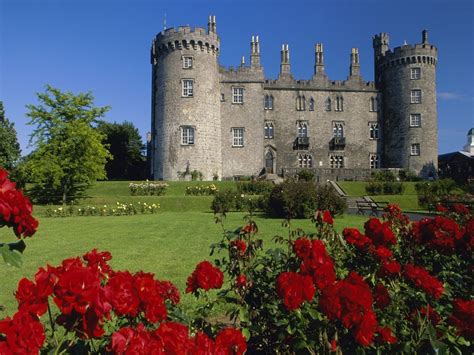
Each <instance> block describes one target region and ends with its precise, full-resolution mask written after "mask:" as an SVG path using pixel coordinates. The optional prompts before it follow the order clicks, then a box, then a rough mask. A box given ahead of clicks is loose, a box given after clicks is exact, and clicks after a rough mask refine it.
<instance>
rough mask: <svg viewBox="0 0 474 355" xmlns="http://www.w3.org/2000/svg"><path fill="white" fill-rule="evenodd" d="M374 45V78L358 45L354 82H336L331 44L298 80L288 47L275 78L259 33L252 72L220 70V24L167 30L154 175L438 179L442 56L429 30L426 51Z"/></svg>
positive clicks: (157, 49)
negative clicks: (404, 173) (387, 174)
mask: <svg viewBox="0 0 474 355" xmlns="http://www.w3.org/2000/svg"><path fill="white" fill-rule="evenodd" d="M373 48H374V73H375V77H374V78H375V81H373V82H372V81H369V82H367V81H364V80H363V78H362V77H361V75H360V62H359V52H358V49H357V48H352V50H351V53H350V71H349V76H348V78H347V80H345V81H332V80H330V79H329V78H328V77H327V76H326V74H325V70H324V66H325V63H324V50H323V44H321V43H317V44H316V45H315V61H314V75H313V76H312V78H311V79H309V80H295V78H294V77H293V75H292V74H291V64H290V52H289V47H288V45H287V44H284V45H282V47H281V64H280V73H279V75H278V78H277V79H266V78H265V74H264V69H263V67H262V66H261V63H260V41H259V37H258V36H252V40H251V44H250V63H249V65H246V64H245V60H244V58H242V64H241V65H240V66H239V67H238V68H236V69H234V68H229V69H227V68H224V67H222V66H220V65H219V63H218V56H219V51H220V38H219V36H218V35H217V31H216V19H215V16H210V17H209V22H208V28H207V30H206V29H204V28H199V27H197V28H194V29H191V28H190V27H189V26H183V27H179V28H178V29H174V28H169V29H166V30H164V31H162V32H160V33H158V35H157V36H156V37H155V38H154V40H153V42H152V48H151V64H152V116H151V151H150V155H151V170H152V175H153V177H154V179H164V180H176V179H178V178H179V176H180V175H183V174H182V173H183V172H186V171H188V172H189V171H192V170H198V171H200V172H202V173H203V177H204V179H205V180H211V179H213V177H214V178H219V179H221V178H232V177H238V176H243V175H247V176H248V175H259V174H261V173H262V172H267V173H276V174H290V173H294V172H296V171H298V170H299V169H305V168H310V169H313V171H314V172H315V173H316V176H317V178H318V179H320V178H321V179H326V178H336V179H337V178H349V179H351V178H360V177H361V176H367V174H369V175H370V171H372V169H377V168H403V169H409V170H412V171H414V172H416V173H417V174H419V175H420V176H422V177H425V178H427V177H432V176H434V175H435V174H436V171H437V158H438V133H437V110H436V83H435V78H436V65H437V48H436V47H435V46H433V45H432V44H430V43H429V42H428V33H427V31H423V33H422V40H421V43H420V44H415V45H409V44H404V45H403V46H401V47H396V48H395V49H393V50H391V49H390V48H389V37H388V35H387V34H386V33H381V34H378V35H375V36H374V37H373Z"/></svg>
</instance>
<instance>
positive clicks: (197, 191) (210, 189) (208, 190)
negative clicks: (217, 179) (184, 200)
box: [184, 184, 218, 196]
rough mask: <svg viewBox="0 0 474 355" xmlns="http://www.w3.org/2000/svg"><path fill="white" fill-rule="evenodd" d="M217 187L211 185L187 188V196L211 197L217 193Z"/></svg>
mask: <svg viewBox="0 0 474 355" xmlns="http://www.w3.org/2000/svg"><path fill="white" fill-rule="evenodd" d="M217 191H218V190H217V187H216V185H214V184H210V185H199V184H198V185H194V186H188V187H186V191H185V192H184V193H185V195H193V196H209V195H214V194H215V193H216V192H217Z"/></svg>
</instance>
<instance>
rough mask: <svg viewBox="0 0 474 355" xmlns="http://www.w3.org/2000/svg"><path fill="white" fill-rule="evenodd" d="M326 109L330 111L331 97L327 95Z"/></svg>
mask: <svg viewBox="0 0 474 355" xmlns="http://www.w3.org/2000/svg"><path fill="white" fill-rule="evenodd" d="M325 106H326V111H331V99H330V98H329V97H328V98H327V99H326V102H325Z"/></svg>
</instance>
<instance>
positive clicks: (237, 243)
mask: <svg viewBox="0 0 474 355" xmlns="http://www.w3.org/2000/svg"><path fill="white" fill-rule="evenodd" d="M230 247H231V248H232V249H234V250H235V251H237V254H238V255H240V256H244V255H245V251H246V250H247V244H246V243H245V242H244V241H243V240H241V239H237V240H233V241H232V242H230Z"/></svg>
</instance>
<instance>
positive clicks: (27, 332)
mask: <svg viewBox="0 0 474 355" xmlns="http://www.w3.org/2000/svg"><path fill="white" fill-rule="evenodd" d="M44 340H45V335H44V328H43V326H42V325H41V322H40V321H39V320H38V318H37V317H36V316H32V315H31V314H30V313H29V312H27V311H21V310H20V311H18V312H17V313H15V315H14V316H13V319H11V318H10V317H7V318H5V319H4V320H1V321H0V353H1V354H34V353H36V354H37V353H39V350H40V349H41V347H42V346H43V343H44Z"/></svg>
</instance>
